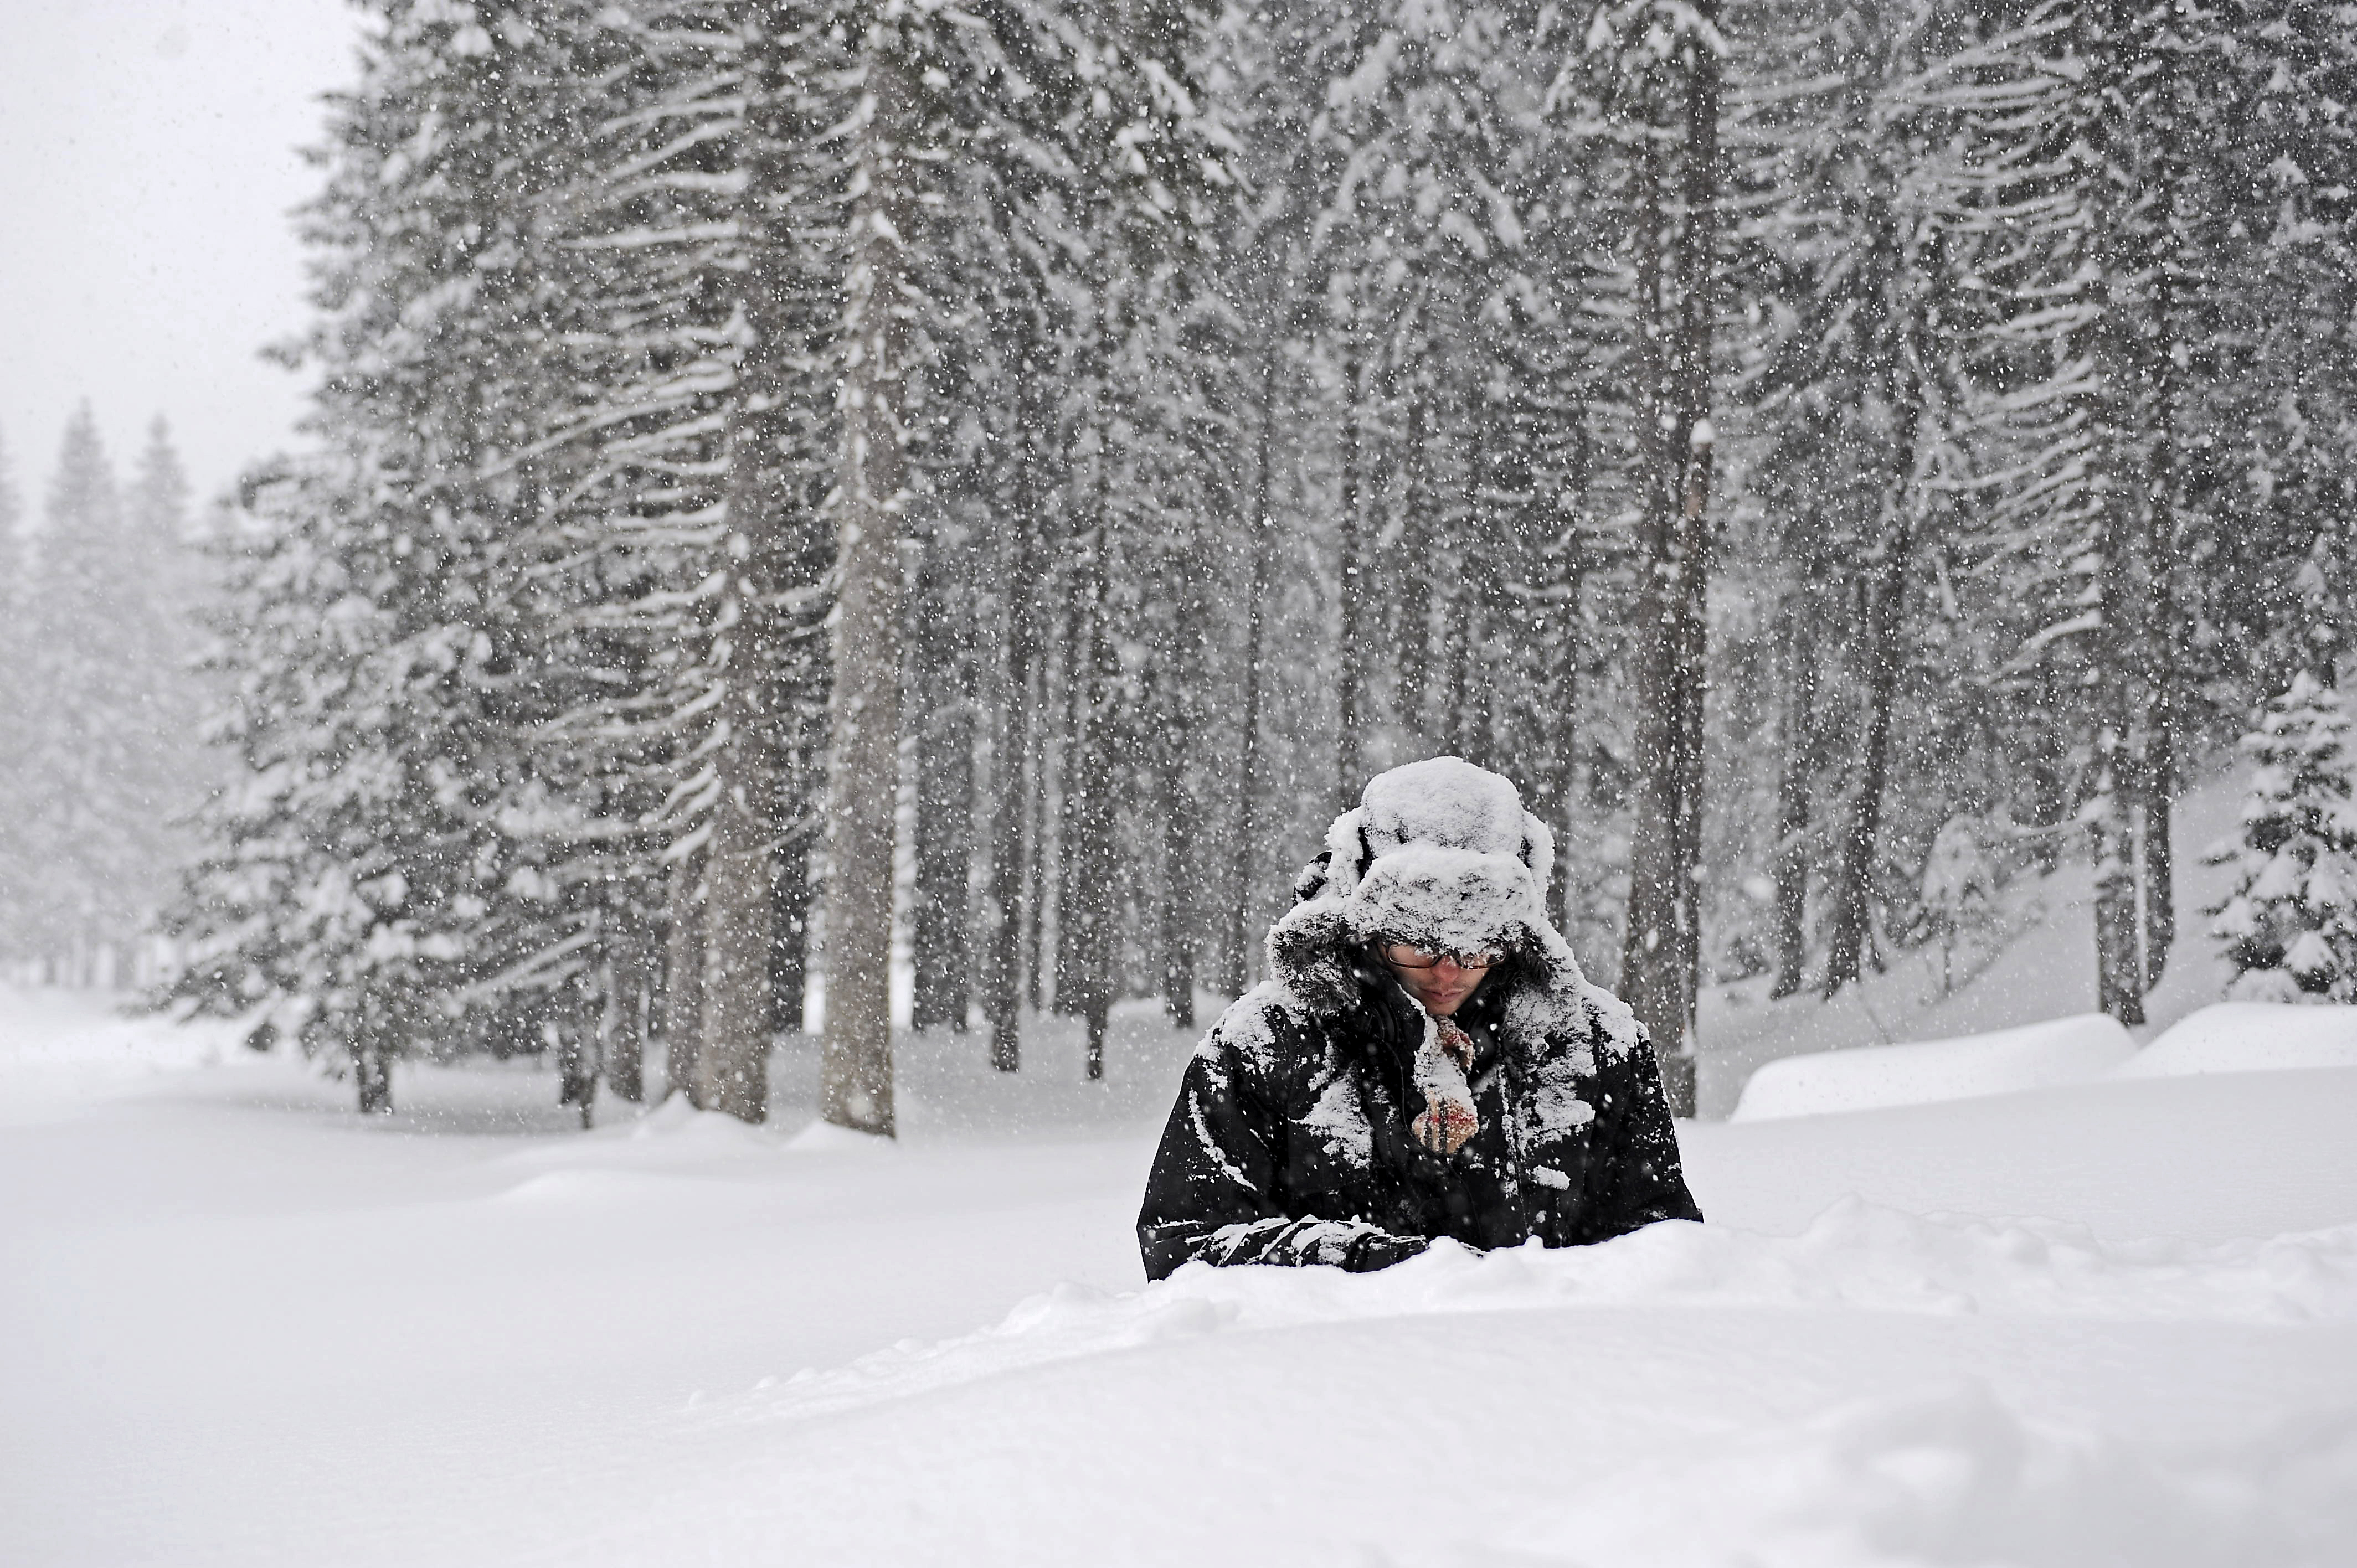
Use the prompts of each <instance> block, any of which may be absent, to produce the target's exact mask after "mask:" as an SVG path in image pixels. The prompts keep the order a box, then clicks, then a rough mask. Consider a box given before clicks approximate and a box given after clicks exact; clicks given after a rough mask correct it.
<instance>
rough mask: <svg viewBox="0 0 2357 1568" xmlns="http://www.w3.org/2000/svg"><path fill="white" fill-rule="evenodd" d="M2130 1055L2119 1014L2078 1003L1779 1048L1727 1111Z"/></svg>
mask: <svg viewBox="0 0 2357 1568" xmlns="http://www.w3.org/2000/svg"><path fill="white" fill-rule="evenodd" d="M2213 1011H2214V1009H2213ZM2135 1055H2136V1041H2135V1040H2134V1039H2133V1038H2131V1037H2130V1036H2129V1034H2128V1032H2127V1031H2126V1029H2124V1028H2122V1027H2121V1026H2120V1025H2119V1022H2118V1020H2116V1019H2115V1018H2111V1017H2108V1016H2106V1015H2104V1014H2101V1013H2083V1014H2080V1015H2076V1016H2074V1017H2069V1018H2056V1019H2052V1020H2050V1021H2049V1022H2047V1023H2043V1024H2030V1025H2027V1026H2023V1027H2021V1028H2018V1029H1999V1030H1997V1031H1996V1032H1995V1033H1993V1034H1986V1035H1967V1036H1964V1037H1963V1038H1960V1039H1953V1040H1923V1041H1919V1042H1917V1043H1915V1044H1912V1045H1904V1046H1862V1047H1853V1048H1851V1049H1848V1050H1843V1051H1821V1052H1818V1053H1815V1054H1814V1055H1811V1056H1796V1057H1785V1058H1781V1060H1777V1061H1772V1062H1770V1063H1769V1064H1768V1065H1767V1066H1765V1067H1763V1068H1761V1069H1760V1070H1759V1071H1757V1072H1755V1073H1753V1074H1752V1075H1751V1079H1750V1081H1749V1082H1748V1083H1746V1084H1745V1085H1744V1086H1743V1098H1742V1099H1741V1100H1739V1101H1737V1103H1736V1107H1735V1113H1734V1114H1733V1115H1732V1116H1731V1117H1729V1118H1728V1120H1730V1121H1735V1122H1760V1121H1765V1120H1768V1119H1769V1118H1771V1117H1779V1116H1813V1115H1818V1114H1821V1113H1823V1112H1829V1111H1870V1110H1878V1109H1880V1108H1882V1107H1885V1106H1891V1105H1923V1104H1928V1103H1931V1102H1932V1101H1942V1100H1970V1099H1974V1098H1976V1097H1978V1096H1981V1095H1987V1094H2010V1093H2014V1092H2017V1091H2018V1090H2025V1089H2044V1088H2046V1087H2048V1086H2050V1085H2052V1084H2058V1083H2077V1082H2081V1081H2083V1080H2085V1079H2092V1078H2097V1077H2101V1076H2102V1075H2104V1074H2105V1073H2108V1072H2111V1071H2114V1070H2115V1069H2118V1068H2119V1067H2120V1065H2121V1064H2122V1063H2124V1062H2126V1061H2127V1060H2129V1059H2130V1058H2132V1057H2134V1056H2135Z"/></svg>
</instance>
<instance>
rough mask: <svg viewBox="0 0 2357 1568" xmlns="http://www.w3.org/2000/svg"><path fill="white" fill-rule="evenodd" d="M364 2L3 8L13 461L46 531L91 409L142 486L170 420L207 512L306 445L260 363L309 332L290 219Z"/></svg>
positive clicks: (271, 371) (1, 296)
mask: <svg viewBox="0 0 2357 1568" xmlns="http://www.w3.org/2000/svg"><path fill="white" fill-rule="evenodd" d="M359 27H360V15H359V13H358V12H356V11H355V10H353V9H352V8H351V7H350V5H347V4H345V0H0V441H5V446H6V450H7V454H8V458H9V467H10V468H11V469H12V470H13V473H14V478H15V480H16V489H17V491H18V494H19V496H20V497H21V499H23V500H24V502H25V503H26V510H27V511H28V512H30V513H32V514H33V515H34V516H35V517H38V515H39V511H40V506H41V497H42V495H43V494H44V492H45V491H46V490H47V489H48V477H49V471H50V469H51V467H53V466H54V465H55V462H56V458H57V450H58V440H59V435H60V434H61V433H62V431H63V430H64V428H65V422H66V417H67V415H68V414H69V413H71V411H72V409H73V406H74V405H75V404H76V403H79V402H81V401H82V400H83V399H88V400H89V402H90V404H91V409H92V410H93V411H94V412H95V413H96V414H97V416H98V422H99V428H100V430H101V432H102V434H103V435H104V436H105V439H106V444H107V449H108V452H109V454H110V455H111V456H113V459H114V462H115V467H116V468H117V470H118V471H119V472H124V473H127V472H128V470H129V468H130V467H131V464H132V462H133V461H134V460H135V458H136V456H137V455H138V450H139V448H140V446H142V445H143V444H144V442H145V431H146V425H147V422H148V421H149V420H150V419H152V418H153V417H155V416H156V414H158V413H161V414H163V415H164V416H165V417H166V418H167V419H168V420H169V421H170V422H171V424H172V428H173V434H174V437H175V439H176V440H177V441H178V444H179V446H180V450H181V454H182V456H184V457H185V458H186V459H187V461H188V469H189V474H190V477H191V478H193V479H194V480H195V482H196V485H197V490H198V495H199V498H210V496H211V495H212V494H213V493H214V492H215V491H217V490H218V489H221V487H223V486H225V485H227V484H228V483H229V482H230V480H231V478H234V477H235V475H236V473H237V471H238V469H239V468H240V467H242V466H243V465H244V464H245V463H246V462H247V461H248V460H249V459H251V458H253V457H256V456H263V455H264V454H267V453H269V452H271V451H273V450H276V449H279V448H283V447H285V446H288V445H290V444H291V442H292V439H293V437H292V435H291V432H290V428H289V427H290V425H291V424H292V422H293V420H294V419H295V417H296V413H297V412H298V406H299V403H300V400H301V388H300V385H299V383H298V382H297V381H296V378H295V377H293V376H291V375H289V374H288V373H287V372H286V371H283V370H280V369H278V368H277V367H275V366H274V365H269V364H265V363H264V362H263V361H262V360H259V359H257V358H256V350H258V349H260V348H261V347H262V346H263V345H264V344H265V343H268V342H271V341H273V340H274V339H276V338H283V337H285V336H286V335H287V334H289V333H291V332H293V331H295V330H296V328H299V327H300V326H301V325H302V323H303V321H304V319H305V316H306V307H305V306H304V303H303V286H304V277H303V262H302V255H301V252H300V251H299V249H298V247H297V246H296V242H295V239H294V235H293V232H292V230H291V228H290V226H289V222H288V218H287V213H288V209H291V208H293V207H294V206H295V205H296V203H298V202H300V201H301V200H303V199H305V198H306V197H307V196H308V195H310V194H311V192H312V191H313V190H314V189H315V188H316V187H317V183H318V174H317V171H316V170H313V169H311V168H309V167H307V166H305V165H304V164H303V162H302V161H301V159H300V158H299V157H297V156H296V148H297V147H298V146H301V145H305V144H307V143H310V142H314V141H316V140H317V136H318V125H319V118H320V109H319V104H318V102H317V100H318V95H319V94H320V93H321V92H323V91H327V90H328V89H329V88H332V87H338V86H341V85H344V84H345V83H346V82H347V81H350V77H351V74H352V50H353V43H354V39H355V38H356V37H357V35H358V30H359Z"/></svg>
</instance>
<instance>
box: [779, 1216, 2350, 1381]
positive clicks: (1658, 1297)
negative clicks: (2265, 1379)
mask: <svg viewBox="0 0 2357 1568" xmlns="http://www.w3.org/2000/svg"><path fill="white" fill-rule="evenodd" d="M1596 1306H1684V1307H1730V1306H1734V1307H1784V1308H1810V1309H1819V1310H1822V1309H1828V1308H1838V1309H1845V1310H1850V1311H1866V1312H1908V1313H1934V1314H1946V1315H1974V1316H2059V1317H2080V1318H2099V1319H2104V1320H2106V1321H2126V1320H2134V1319H2144V1320H2147V1321H2163V1322H2174V1323H2185V1322H2212V1323H2241V1324H2297V1323H2348V1322H2357V1223H2352V1224H2350V1225H2343V1226H2336V1227H2333V1228H2331V1229H2329V1230H2317V1231H2312V1232H2309V1233H2307V1234H2304V1235H2287V1236H2278V1237H2272V1238H2268V1239H2266V1240H2237V1241H2230V1242H2227V1243H2224V1244H2223V1245H2220V1246H2213V1247H2200V1246H2194V1245H2191V1244H2189V1243H2186V1242H2181V1241H2172V1240H2149V1241H2140V1242H2129V1243H2125V1244H2112V1245H2107V1244H2105V1243H2104V1242H2102V1241H2099V1240H2096V1238H2095V1237H2094V1236H2093V1234H2092V1233H2090V1232H2089V1231H2088V1230H2085V1229H2084V1228H2083V1227H2081V1226H2077V1225H2071V1224H2065V1223H2061V1222H2059V1221H2053V1220H2035V1219H2032V1220H2014V1221H1999V1222H1992V1221H1985V1220H1975V1219H1926V1218H1923V1217H1920V1216H1916V1215H1910V1214H1905V1213H1901V1212H1900V1211H1899V1210H1897V1209H1891V1208H1878V1207H1877V1206H1875V1205H1873V1204H1869V1203H1867V1202H1866V1201H1865V1200H1863V1199H1861V1198H1856V1197H1852V1198H1846V1199H1844V1200H1843V1201H1841V1202H1839V1203H1836V1204H1835V1205H1834V1206H1833V1207H1832V1208H1828V1209H1827V1210H1826V1211H1825V1212H1824V1214H1822V1215H1820V1216H1819V1217H1818V1218H1817V1219H1816V1220H1815V1222H1814V1223H1813V1224H1811V1225H1810V1226H1809V1227H1808V1229H1807V1230H1803V1232H1802V1233H1801V1234H1800V1235H1798V1236H1763V1235H1758V1234H1753V1233H1749V1232H1746V1231H1741V1230H1729V1229H1726V1228H1724V1227H1720V1226H1714V1225H1696V1224H1692V1223H1689V1222H1687V1221H1685V1220H1671V1221H1667V1222H1664V1223H1663V1224H1660V1225H1654V1226H1651V1227H1648V1228H1647V1229H1645V1230H1641V1231H1638V1232H1637V1233H1636V1234H1634V1235H1631V1236H1623V1237H1620V1238H1619V1239H1618V1240H1611V1241H1607V1242H1604V1243H1601V1244H1599V1245H1597V1246H1593V1247H1577V1248H1569V1249H1566V1250H1563V1251H1545V1250H1544V1249H1542V1248H1540V1247H1538V1246H1536V1245H1531V1246H1526V1247H1521V1248H1516V1249H1514V1250H1512V1251H1502V1252H1492V1253H1489V1254H1487V1255H1477V1254H1475V1253H1473V1252H1470V1251H1467V1250H1466V1249H1464V1248H1462V1247H1459V1246H1458V1245H1456V1244H1455V1243H1453V1242H1442V1243H1440V1244H1439V1245H1437V1246H1436V1247H1434V1248H1433V1249H1432V1250H1431V1251H1428V1252H1426V1253H1425V1254H1423V1255H1422V1256H1420V1257H1416V1258H1412V1259H1410V1260H1408V1261H1407V1262H1405V1263H1401V1264H1399V1265H1397V1266H1396V1267H1394V1268H1390V1269H1386V1270H1384V1271H1383V1272H1382V1273H1377V1274H1347V1273H1342V1272H1341V1271H1340V1270H1339V1269H1327V1268H1307V1269H1289V1268H1231V1269H1214V1268H1211V1267H1210V1266H1208V1265H1206V1264H1202V1263H1189V1264H1188V1265H1187V1266H1186V1267H1184V1268H1182V1269H1181V1270H1179V1273H1176V1274H1174V1275H1172V1276H1171V1277H1170V1278H1169V1279H1168V1280H1166V1281H1163V1282H1161V1283H1157V1284H1151V1285H1148V1286H1146V1288H1145V1289H1144V1290H1142V1291H1136V1292H1106V1291H1102V1290H1092V1289H1089V1288H1087V1287H1084V1286H1077V1285H1065V1286H1060V1287H1059V1288H1058V1289H1057V1290H1055V1291H1053V1292H1050V1293H1049V1294H1044V1295H1039V1296H1034V1297H1032V1298H1031V1299H1030V1300H1028V1301H1026V1302H1025V1303H1023V1304H1022V1305H1019V1306H1017V1308H1016V1309H1015V1310H1014V1312H1013V1313H1011V1314H1010V1315H1009V1316H1007V1318H1006V1321H1005V1322H1003V1323H1001V1324H1000V1325H999V1326H996V1327H995V1328H991V1329H987V1330H985V1331H984V1332H982V1333H980V1334H975V1335H971V1336H968V1337H963V1338H959V1339H954V1340H951V1341H948V1342H946V1343H943V1344H938V1345H926V1346H918V1345H902V1346H896V1347H894V1348H891V1349H889V1350H886V1351H881V1352H879V1353H877V1354H876V1355H873V1356H868V1357H866V1358H863V1359H860V1360H858V1361H856V1362H854V1363H852V1364H851V1365H850V1366H848V1367H845V1368H842V1369H837V1370H834V1371H830V1372H824V1373H820V1372H811V1371H805V1372H803V1373H802V1374H799V1375H798V1376H797V1377H795V1378H794V1379H793V1380H791V1382H789V1383H787V1384H785V1385H784V1386H783V1387H782V1388H781V1389H780V1391H778V1392H777V1394H776V1395H775V1396H773V1397H771V1398H770V1399H768V1400H766V1401H764V1403H765V1405H766V1410H765V1412H764V1413H766V1414H770V1415H807V1414H813V1413H816V1412H821V1411H828V1410H839V1409H843V1408H845V1407H847V1406H852V1405H858V1404H867V1403H873V1402H878V1401H884V1400H891V1399H901V1398H906V1397H908V1396H909V1395H911V1394H915V1393H919V1392H922V1391H928V1390H931V1389H936V1388H941V1387H943V1386H946V1385H949V1384H953V1383H961V1382H968V1381H972V1380H975V1379H978V1378H985V1377H992V1376H996V1375H998V1374H1001V1373H1005V1372H1007V1371H1009V1370H1012V1369H1017V1368H1021V1367H1028V1366H1034V1365H1038V1364H1039V1363H1041V1362H1046V1361H1055V1360H1063V1359H1070V1358H1072V1357H1078V1356H1089V1355H1098V1354H1103V1353H1104V1352H1107V1351H1112V1350H1122V1349H1130V1348H1135V1347H1138V1346H1143V1345H1152V1344H1156V1343H1158V1342H1160V1341H1164V1340H1168V1339H1173V1338H1179V1337H1193V1336H1197V1335H1205V1334H1218V1333H1235V1332H1258V1331H1265V1330H1270V1329H1278V1328H1290V1327H1299V1326H1309V1325H1316V1324H1323V1323H1340V1322H1349V1321H1354V1320H1359V1319H1366V1318H1396V1317H1410V1316H1431V1315H1435V1314H1467V1313H1484V1314H1486V1313H1499V1312H1528V1311H1537V1310H1543V1309H1550V1308H1566V1307H1596Z"/></svg>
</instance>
